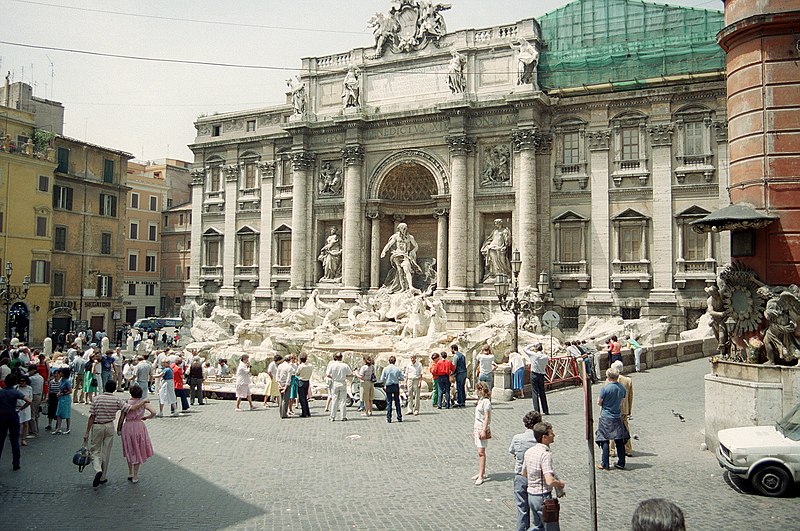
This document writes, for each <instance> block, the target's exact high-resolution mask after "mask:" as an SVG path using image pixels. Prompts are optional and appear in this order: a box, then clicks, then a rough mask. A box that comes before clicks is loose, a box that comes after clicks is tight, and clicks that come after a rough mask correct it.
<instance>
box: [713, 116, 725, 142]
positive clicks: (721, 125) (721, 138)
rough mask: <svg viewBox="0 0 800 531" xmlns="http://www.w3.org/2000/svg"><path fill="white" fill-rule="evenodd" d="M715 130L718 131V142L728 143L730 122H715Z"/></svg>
mask: <svg viewBox="0 0 800 531" xmlns="http://www.w3.org/2000/svg"><path fill="white" fill-rule="evenodd" d="M714 129H715V130H716V132H717V134H716V139H717V142H727V141H728V122H726V121H724V120H723V121H721V122H714Z"/></svg>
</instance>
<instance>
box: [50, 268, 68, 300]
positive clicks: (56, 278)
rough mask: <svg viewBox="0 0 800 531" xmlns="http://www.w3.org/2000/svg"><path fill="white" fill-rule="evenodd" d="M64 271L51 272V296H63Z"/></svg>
mask: <svg viewBox="0 0 800 531" xmlns="http://www.w3.org/2000/svg"><path fill="white" fill-rule="evenodd" d="M65 275H66V273H64V272H63V271H54V272H53V296H54V297H63V296H64V277H65Z"/></svg>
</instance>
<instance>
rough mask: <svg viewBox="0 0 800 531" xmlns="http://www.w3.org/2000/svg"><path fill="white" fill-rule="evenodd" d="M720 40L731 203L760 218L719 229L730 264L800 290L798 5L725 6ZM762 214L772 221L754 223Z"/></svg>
mask: <svg viewBox="0 0 800 531" xmlns="http://www.w3.org/2000/svg"><path fill="white" fill-rule="evenodd" d="M717 38H718V42H719V45H720V46H721V47H722V48H723V50H725V52H726V65H727V74H728V80H727V89H728V129H729V130H728V140H729V146H730V200H731V203H732V204H733V205H747V206H751V207H753V208H754V209H755V211H754V212H752V214H753V219H752V220H751V221H750V222H748V221H746V220H744V221H743V222H742V223H738V224H737V223H729V224H728V225H727V226H725V225H722V224H721V225H717V228H716V229H715V230H728V229H733V230H734V232H733V234H732V243H731V246H732V251H731V254H732V258H734V259H735V260H737V261H741V262H742V263H744V264H745V265H747V266H748V267H750V268H752V269H753V270H754V271H755V272H756V273H757V274H758V276H759V277H760V278H761V279H762V280H763V281H765V282H767V283H768V284H772V285H788V284H800V40H799V39H800V1H798V0H760V1H758V2H755V1H753V0H727V1H726V2H725V27H724V28H723V29H722V31H720V32H719V34H718V36H717ZM729 208H730V207H729ZM723 210H724V209H723ZM720 213H721V211H720ZM739 213H741V211H739ZM764 215H766V216H770V217H774V218H775V219H774V220H773V221H770V220H768V219H761V220H758V219H757V218H758V217H763V216H764ZM711 216H714V214H712V215H711ZM711 216H709V217H711ZM763 225H766V226H763ZM737 229H740V230H737ZM741 229H745V230H741Z"/></svg>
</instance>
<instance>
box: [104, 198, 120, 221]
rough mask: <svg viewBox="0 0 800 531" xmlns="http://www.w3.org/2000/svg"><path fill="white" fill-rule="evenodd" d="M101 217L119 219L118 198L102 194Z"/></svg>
mask: <svg viewBox="0 0 800 531" xmlns="http://www.w3.org/2000/svg"><path fill="white" fill-rule="evenodd" d="M100 215H101V216H110V217H112V218H115V217H117V196H115V195H110V194H100Z"/></svg>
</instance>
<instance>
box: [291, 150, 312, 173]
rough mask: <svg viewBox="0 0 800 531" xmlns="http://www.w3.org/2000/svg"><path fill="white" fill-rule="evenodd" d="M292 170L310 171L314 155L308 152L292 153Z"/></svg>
mask: <svg viewBox="0 0 800 531" xmlns="http://www.w3.org/2000/svg"><path fill="white" fill-rule="evenodd" d="M291 157H292V169H293V170H295V171H296V170H310V169H311V167H312V166H313V165H314V158H315V156H314V154H313V153H311V152H310V151H298V152H295V153H292V155H291Z"/></svg>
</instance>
